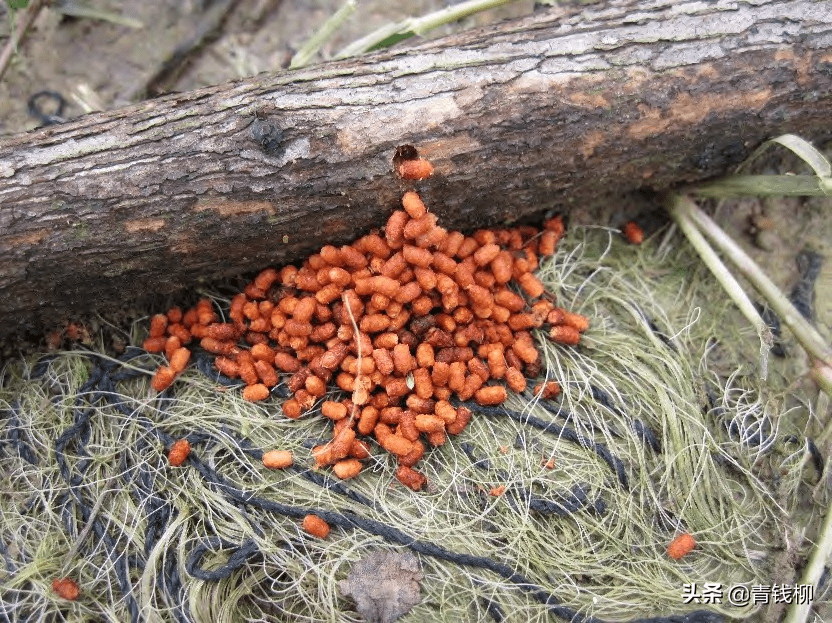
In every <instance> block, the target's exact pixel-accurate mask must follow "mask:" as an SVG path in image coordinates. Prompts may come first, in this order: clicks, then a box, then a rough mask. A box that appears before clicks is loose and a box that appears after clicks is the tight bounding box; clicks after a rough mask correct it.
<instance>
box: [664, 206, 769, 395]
mask: <svg viewBox="0 0 832 623" xmlns="http://www.w3.org/2000/svg"><path fill="white" fill-rule="evenodd" d="M686 202H689V203H691V204H692V203H693V202H692V201H691V200H690V199H687V198H686V197H682V196H680V195H672V196H671V197H670V199H669V201H668V206H667V207H668V210H669V211H670V215H671V216H672V217H673V220H674V221H676V224H677V225H679V228H680V229H681V230H682V232H683V233H684V234H685V236H686V237H687V239H688V242H690V244H691V245H692V246H693V248H694V249H696V252H697V253H699V257H701V258H702V261H703V262H705V265H706V266H707V267H708V268H709V269H710V270H711V272H712V273H713V274H714V276H715V277H716V278H717V281H719V283H720V285H722V287H723V288H724V289H725V291H726V292H727V293H728V296H730V297H731V300H733V301H734V303H735V304H736V305H737V307H739V309H740V311H741V312H742V314H743V315H744V316H745V317H746V318H747V319H748V320H749V322H751V324H752V325H753V326H754V329H755V330H756V331H757V335H759V336H760V376H761V377H762V378H763V379H765V378H766V377H767V376H768V353H769V351H770V350H771V345H772V343H773V338H772V335H771V329H770V328H769V326H768V325H767V324H766V323H765V320H763V318H762V316H760V313H759V312H758V311H757V309H756V308H755V307H754V303H752V302H751V299H749V298H748V295H747V294H746V293H745V290H743V289H742V286H741V285H740V284H739V282H738V281H737V280H736V278H735V277H734V275H732V274H731V271H729V270H728V268H727V267H726V266H725V264H723V263H722V260H720V259H719V256H718V255H717V254H716V252H715V251H714V250H713V248H712V247H711V245H709V244H708V241H707V240H705V238H704V237H703V236H702V234H701V233H700V232H699V230H698V229H696V226H695V225H694V223H693V221H692V220H691V216H690V211H689V206H686V205H685V203H686Z"/></svg>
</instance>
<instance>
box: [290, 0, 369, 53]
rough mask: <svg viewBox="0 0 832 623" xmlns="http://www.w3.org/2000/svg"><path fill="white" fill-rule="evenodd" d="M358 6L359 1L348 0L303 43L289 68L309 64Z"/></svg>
mask: <svg viewBox="0 0 832 623" xmlns="http://www.w3.org/2000/svg"><path fill="white" fill-rule="evenodd" d="M357 7H358V3H357V1H356V0H347V1H346V2H345V3H344V4H343V5H342V6H341V8H340V9H338V10H337V11H336V12H335V13H334V14H333V15H332V17H330V18H329V19H328V20H326V22H324V24H323V26H321V28H320V29H319V30H318V32H316V33H315V34H314V35H312V36H311V37H310V38H309V40H308V41H307V42H306V43H304V44H303V47H302V48H301V49H300V50H298V52H297V54H295V55H294V56H293V57H292V61H291V63H290V64H289V69H297V68H298V67H303V66H304V65H306V64H308V63H309V59H310V58H312V57H313V56H314V55H315V54H316V53H317V52H318V50H320V49H321V47H322V46H323V45H324V44H325V43H326V42H327V41H329V40H330V38H332V34H333V33H334V32H335V31H336V30H338V29H339V28H340V27H341V25H342V24H343V23H344V22H346V21H347V19H349V17H350V16H351V15H352V14H353V13H355V9H356V8H357Z"/></svg>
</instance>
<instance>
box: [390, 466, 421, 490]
mask: <svg viewBox="0 0 832 623" xmlns="http://www.w3.org/2000/svg"><path fill="white" fill-rule="evenodd" d="M396 479H397V480H398V481H399V482H400V483H402V484H403V485H404V486H406V487H410V488H411V489H413V490H414V491H419V490H420V489H421V488H422V487H424V486H425V483H426V482H427V480H428V479H427V478H425V476H424V475H423V474H420V473H419V472H417V471H416V470H415V469H413V468H412V467H408V466H407V465H400V466H399V468H398V469H397V470H396Z"/></svg>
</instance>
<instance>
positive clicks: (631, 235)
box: [621, 221, 644, 244]
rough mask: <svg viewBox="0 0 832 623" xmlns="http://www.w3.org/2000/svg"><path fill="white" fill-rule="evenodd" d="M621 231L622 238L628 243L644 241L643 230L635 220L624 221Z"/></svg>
mask: <svg viewBox="0 0 832 623" xmlns="http://www.w3.org/2000/svg"><path fill="white" fill-rule="evenodd" d="M621 233H622V234H624V238H626V240H627V242H629V243H630V244H641V243H642V242H644V231H642V229H641V227H639V226H638V224H637V223H636V222H635V221H630V222H629V223H626V224H625V225H624V227H623V228H622V230H621Z"/></svg>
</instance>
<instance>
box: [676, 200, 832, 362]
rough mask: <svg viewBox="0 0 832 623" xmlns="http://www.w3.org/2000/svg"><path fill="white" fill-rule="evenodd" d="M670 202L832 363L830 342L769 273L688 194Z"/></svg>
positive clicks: (798, 335) (799, 336)
mask: <svg viewBox="0 0 832 623" xmlns="http://www.w3.org/2000/svg"><path fill="white" fill-rule="evenodd" d="M669 204H670V205H672V206H673V209H674V210H675V212H676V213H678V214H682V215H685V216H687V217H688V218H690V219H691V220H692V221H693V222H694V223H695V224H696V226H697V227H698V228H699V229H700V230H701V231H702V232H703V233H704V234H705V235H706V236H708V238H710V239H711V241H712V242H713V243H714V244H715V245H716V246H717V247H718V248H719V249H720V250H721V251H722V252H723V253H725V255H727V256H728V257H729V258H730V260H731V261H732V262H733V263H734V264H735V265H736V266H737V268H738V269H739V270H740V272H741V273H742V274H743V275H744V276H745V278H746V279H748V281H750V282H751V285H753V286H754V287H755V288H756V289H757V290H758V291H759V292H760V294H762V295H763V297H764V298H765V299H766V301H767V302H768V304H769V305H771V308H772V309H773V310H774V311H775V313H776V314H777V315H778V316H780V318H781V320H782V321H783V323H784V324H785V325H786V326H787V327H788V328H789V329H790V330H791V332H792V333H794V336H795V337H796V338H797V340H798V342H800V345H801V346H803V348H805V349H806V351H807V352H808V353H809V354H810V355H812V356H813V357H815V358H816V359H819V360H820V362H821V363H823V364H825V365H827V366H832V349H830V347H829V346H828V345H827V344H826V342H825V341H824V339H823V336H821V334H820V333H818V331H817V329H815V328H814V327H813V326H812V325H811V324H809V322H808V321H807V320H806V319H805V318H804V317H803V316H802V315H801V314H800V312H799V311H797V309H795V307H794V305H792V303H791V301H789V299H788V298H786V296H785V295H784V294H783V293H782V292H781V291H780V288H778V287H777V286H776V285H775V284H774V282H773V281H772V280H771V279H769V278H768V276H766V274H765V273H764V272H763V270H762V269H761V268H760V266H759V265H758V264H757V263H756V262H755V261H754V260H753V259H751V257H750V256H749V255H748V254H747V253H746V252H745V251H743V250H742V248H740V246H739V245H738V244H737V243H736V242H734V241H733V240H732V239H731V237H730V236H728V234H726V233H725V232H724V231H723V230H722V229H721V228H720V227H719V225H717V224H716V223H715V222H714V221H713V220H712V219H711V217H709V216H708V215H707V214H705V213H704V212H703V211H702V210H701V209H700V208H699V206H697V205H696V204H695V203H694V202H693V201H692V200H690V199H689V198H687V197H681V196H678V195H673V196H671V198H670V201H669Z"/></svg>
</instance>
